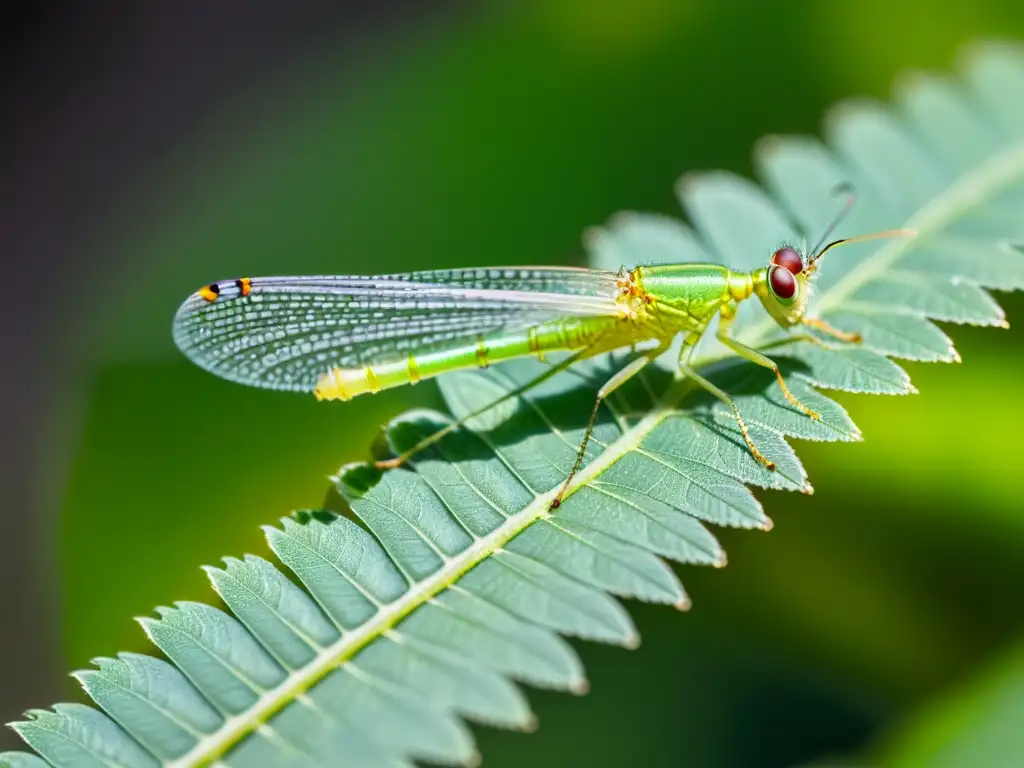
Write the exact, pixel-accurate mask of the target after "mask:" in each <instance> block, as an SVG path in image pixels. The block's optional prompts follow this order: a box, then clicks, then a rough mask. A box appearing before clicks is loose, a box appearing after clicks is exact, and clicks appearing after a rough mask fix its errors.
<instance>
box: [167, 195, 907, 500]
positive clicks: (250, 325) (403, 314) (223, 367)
mask: <svg viewBox="0 0 1024 768" xmlns="http://www.w3.org/2000/svg"><path fill="white" fill-rule="evenodd" d="M852 202H853V198H852V195H851V197H850V200H849V202H848V204H847V206H846V208H845V210H844V211H843V212H842V213H840V214H839V216H837V217H836V218H835V219H834V220H833V221H832V223H831V224H830V225H829V227H828V229H827V230H826V232H825V235H824V236H823V237H822V238H821V240H820V241H819V243H818V245H816V246H815V247H814V248H813V249H811V250H810V251H808V254H807V258H804V256H802V255H801V254H800V253H799V252H798V251H797V250H796V249H794V248H792V247H788V246H787V247H783V248H779V249H778V250H776V251H775V252H774V253H773V254H772V256H771V259H770V260H769V263H768V264H767V265H766V266H765V267H763V268H761V269H756V270H754V271H752V272H737V271H733V270H730V269H728V268H727V267H724V266H720V265H717V264H671V265H657V266H641V267H635V268H632V269H630V268H623V269H621V270H619V271H618V272H613V271H606V270H600V269H586V268H577V267H515V268H503V269H458V270H443V271H424V272H410V273H406V274H397V275H384V276H377V277H373V276H355V275H346V276H334V275H322V276H301V277H264V278H247V277H246V278H240V279H237V280H225V281H221V282H217V283H210V284H209V285H206V286H204V287H203V288H201V289H199V290H198V291H196V292H195V293H193V294H192V295H191V296H189V298H188V299H186V300H185V302H184V303H183V304H182V305H181V307H180V309H179V310H178V312H177V314H176V316H175V318H174V339H175V342H176V343H177V345H178V347H179V348H180V349H181V350H182V352H184V353H185V355H186V356H188V357H189V358H190V359H191V360H193V361H194V362H195V363H197V364H198V365H199V366H201V367H202V368H204V369H206V370H208V371H210V372H212V373H214V374H216V375H218V376H221V377H223V378H225V379H229V380H231V381H235V382H239V383H242V384H248V385H251V386H256V387H263V388H269V389H279V390H291V391H299V392H312V393H313V394H314V395H315V396H316V398H317V399H318V400H351V399H352V398H354V397H357V396H359V395H362V394H367V393H375V392H380V391H381V390H383V389H389V388H391V387H397V386H401V385H404V384H416V383H417V382H419V381H422V380H424V379H429V378H432V377H434V376H438V375H440V374H443V373H447V372H449V371H456V370H464V369H469V368H485V367H487V366H489V365H491V364H492V363H499V362H501V361H505V360H511V359H514V358H523V357H529V356H534V357H536V358H538V359H540V360H542V361H543V360H544V359H545V358H544V355H545V353H548V352H568V353H571V354H570V355H569V356H568V357H566V358H565V359H564V360H562V361H560V362H558V363H557V364H552V365H551V367H550V368H548V369H547V370H545V371H544V372H543V373H542V374H541V375H540V376H538V377H537V378H535V379H534V380H533V381H531V382H528V383H527V384H525V385H523V386H522V387H520V388H518V389H516V390H514V391H511V392H509V393H507V394H506V395H504V396H503V397H501V398H500V399H498V400H496V401H495V402H493V403H490V404H489V405H487V406H485V407H483V408H481V409H479V410H477V411H475V412H474V413H472V414H469V415H467V416H466V417H464V418H463V419H461V420H460V421H459V422H455V423H453V424H451V425H449V426H448V427H446V428H445V429H443V430H441V431H440V432H437V433H435V434H433V435H431V436H429V437H427V438H425V439H424V440H422V441H421V442H420V443H419V444H417V445H416V446H414V447H413V448H411V449H410V450H408V451H406V452H405V453H403V454H402V455H400V456H397V457H395V458H393V459H389V460H386V461H380V462H377V466H378V467H379V468H382V469H385V468H391V467H395V466H399V465H401V464H403V463H404V462H405V461H407V460H408V459H409V458H410V457H411V456H412V455H414V454H415V453H417V452H418V451H420V450H422V449H423V448H425V447H427V446H428V445H431V444H433V443H434V442H436V441H437V440H439V439H440V438H441V437H442V436H444V435H445V434H447V433H448V432H450V431H452V429H454V428H455V427H457V426H458V425H459V424H461V423H463V422H465V421H466V420H468V419H470V418H472V417H474V416H479V415H480V414H482V413H484V412H485V411H486V410H488V409H489V408H492V407H494V406H496V405H498V404H499V403H501V402H503V401H506V400H508V399H510V398H512V397H516V396H517V395H519V394H522V393H523V392H525V391H527V390H529V389H530V388H531V387H533V386H536V385H538V384H540V383H541V382H542V381H544V380H546V379H548V378H550V377H551V376H553V375H554V374H556V373H558V372H559V371H561V370H564V369H565V368H568V367H569V366H571V365H572V364H573V363H575V362H577V361H579V360H582V359H584V358H587V357H591V356H594V355H598V354H601V353H604V352H609V351H611V350H615V349H619V348H622V347H631V346H635V345H636V344H638V343H640V342H654V345H653V348H651V349H649V350H648V351H646V352H644V353H643V354H642V355H641V356H639V357H637V358H635V359H633V360H632V362H630V363H629V364H627V365H626V366H625V367H623V368H622V369H621V370H619V371H618V372H617V373H615V374H614V375H613V376H612V377H611V378H610V379H609V380H608V381H607V382H606V383H605V384H604V386H602V387H601V388H600V390H599V391H598V393H597V399H596V401H595V404H594V409H593V412H592V413H591V417H590V421H589V423H588V427H587V430H586V432H585V434H584V438H583V441H582V444H581V445H580V448H579V452H578V454H577V457H576V462H575V464H574V466H573V468H572V470H571V472H570V473H569V475H568V476H567V478H566V480H565V482H564V483H563V485H562V486H561V489H560V491H559V493H558V495H557V496H556V497H555V499H554V501H553V502H552V504H551V507H552V508H555V507H558V506H559V505H560V503H561V500H562V498H563V496H564V494H565V492H566V491H567V490H568V488H569V483H570V482H571V480H572V478H573V476H574V475H575V474H576V472H578V471H579V469H580V466H581V463H582V461H583V458H584V456H585V454H586V447H587V443H588V441H589V439H590V434H591V431H592V429H593V427H594V424H595V423H596V420H597V416H598V414H599V408H600V404H601V402H602V401H603V400H604V399H605V398H607V397H608V396H609V395H610V394H611V393H612V392H614V391H615V390H616V389H617V388H618V387H621V386H622V385H623V384H625V383H626V382H627V381H628V380H629V379H631V378H632V377H633V376H635V375H636V374H637V373H638V372H639V371H640V370H641V369H642V368H643V367H644V366H645V365H647V364H648V363H650V362H651V361H653V360H655V359H656V358H657V357H659V356H660V355H661V354H662V353H663V352H665V350H666V349H668V347H669V346H670V345H671V343H672V341H673V339H674V338H675V337H676V336H679V335H681V336H682V337H683V344H682V345H681V351H680V354H679V357H678V360H677V365H678V370H679V372H680V373H681V374H682V375H684V376H686V377H689V378H690V379H691V380H692V381H694V382H695V383H696V384H698V385H699V386H700V387H702V388H703V389H705V390H707V391H708V392H710V393H711V394H712V395H714V396H715V397H717V398H718V399H719V400H721V401H722V402H723V403H725V404H726V405H727V406H729V407H730V408H731V410H732V412H733V414H734V416H735V417H736V421H737V423H738V425H739V429H740V432H741V433H742V435H743V439H744V440H745V441H746V444H747V446H748V448H749V449H750V452H751V454H752V455H753V456H754V457H755V458H756V459H757V460H758V461H760V462H761V463H762V464H764V465H765V466H766V467H768V468H769V469H774V464H773V463H772V462H771V461H769V460H768V459H767V458H766V457H765V456H764V454H762V453H761V451H760V450H758V448H757V446H756V445H755V444H754V441H753V440H752V439H751V437H750V433H749V431H748V430H747V425H746V424H745V423H744V421H743V417H742V415H741V414H740V412H739V409H738V408H737V407H736V404H735V403H734V402H733V400H732V398H731V397H730V396H729V395H728V394H727V393H726V392H724V391H722V390H721V389H720V388H719V387H717V386H715V385H714V384H713V383H712V382H710V381H708V380H707V379H706V378H704V377H703V376H701V375H700V373H698V372H697V371H696V370H694V368H692V367H691V365H690V357H691V355H692V352H693V350H694V348H695V346H696V344H697V342H698V341H699V340H700V339H701V337H702V336H703V334H704V332H705V331H706V330H707V327H708V325H709V323H710V322H711V320H712V318H714V317H715V316H716V315H718V316H719V318H720V321H719V326H718V338H719V340H720V341H721V342H722V343H723V344H725V345H726V346H727V347H728V348H729V349H731V350H732V351H733V352H735V353H736V354H737V355H739V356H741V357H743V358H745V359H747V360H749V361H751V362H753V363H755V364H757V365H760V366H764V367H765V368H769V369H771V370H772V371H774V372H775V375H776V377H777V380H778V384H779V387H780V388H781V390H782V393H783V394H784V395H785V397H786V400H787V401H788V402H789V403H790V404H791V405H792V406H793V407H794V408H796V409H797V410H799V411H801V412H802V413H804V414H806V415H807V416H808V417H809V418H812V419H817V418H819V416H818V414H817V413H815V412H814V411H812V410H811V409H810V408H808V407H807V406H805V405H804V404H803V403H801V402H800V401H799V400H798V399H797V398H796V397H795V396H794V395H793V394H792V393H791V392H790V391H789V388H788V387H787V386H786V382H785V380H784V378H783V377H782V374H781V373H780V372H779V368H778V366H777V365H776V364H775V362H774V361H773V360H771V359H770V358H769V357H767V356H766V355H764V354H763V353H762V352H761V351H758V350H756V349H753V348H751V347H748V346H746V345H745V344H742V343H740V342H739V341H737V340H736V339H734V338H732V335H731V333H730V327H731V325H732V322H733V320H734V318H735V316H736V309H737V306H738V305H739V304H740V303H741V302H743V301H746V300H747V299H749V298H750V297H752V296H756V297H757V298H758V299H759V300H760V302H761V304H762V306H763V307H764V308H765V310H767V312H768V314H769V315H771V317H772V318H773V319H774V320H775V321H776V322H777V323H778V324H779V325H780V326H782V327H783V328H787V329H789V328H793V327H795V326H798V325H803V326H808V327H811V328H814V329H816V330H817V331H819V332H821V333H823V334H824V335H826V336H828V337H831V338H833V339H836V340H838V341H842V342H851V343H853V342H857V341H859V337H858V336H857V335H856V334H851V333H845V332H843V331H841V330H838V329H835V328H833V327H831V326H830V325H828V324H827V323H826V322H824V321H823V320H820V319H815V318H809V317H807V316H806V312H807V303H808V297H809V294H810V291H809V280H810V278H811V277H812V276H813V274H814V272H815V269H816V268H817V262H818V260H819V259H821V257H822V256H823V255H824V254H825V253H826V252H827V251H829V250H830V249H832V248H834V247H836V246H838V245H842V244H845V243H852V242H859V241H863V240H868V239H873V238H881V237H894V236H901V235H913V234H915V233H914V232H913V231H911V230H889V231H886V232H879V233H875V234H870V235H862V236H859V237H853V238H845V239H842V240H834V241H832V242H830V243H828V244H827V245H823V244H824V243H825V240H826V239H827V238H828V235H829V234H831V232H832V231H833V230H834V228H835V227H836V226H837V225H838V223H839V221H840V220H841V219H842V217H843V215H844V214H845V213H847V212H848V211H849V210H850V206H852ZM790 339H792V340H794V341H795V340H801V339H802V340H810V341H814V342H817V343H819V344H820V343H822V342H821V341H820V339H818V338H817V337H815V336H813V335H812V334H808V333H803V334H799V335H796V334H794V335H791V336H790V337H788V338H787V341H788V340H790Z"/></svg>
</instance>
